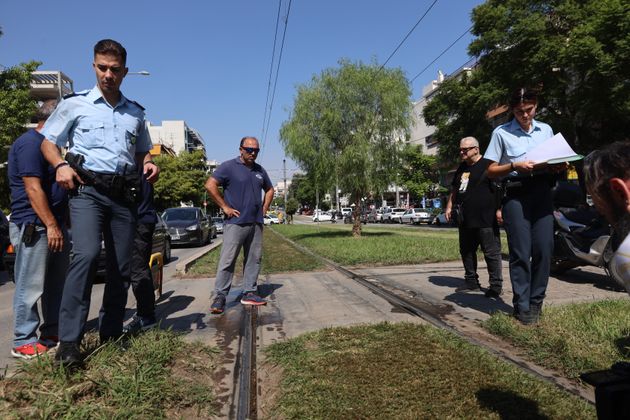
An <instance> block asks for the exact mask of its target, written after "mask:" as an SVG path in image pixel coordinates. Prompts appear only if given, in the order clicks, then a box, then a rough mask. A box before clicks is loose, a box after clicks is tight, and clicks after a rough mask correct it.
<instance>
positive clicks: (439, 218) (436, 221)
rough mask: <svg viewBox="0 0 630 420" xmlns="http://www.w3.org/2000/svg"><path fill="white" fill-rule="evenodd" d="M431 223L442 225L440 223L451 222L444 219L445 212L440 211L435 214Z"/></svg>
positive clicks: (447, 223) (446, 223)
mask: <svg viewBox="0 0 630 420" xmlns="http://www.w3.org/2000/svg"><path fill="white" fill-rule="evenodd" d="M433 224H434V225H437V226H442V225H446V226H448V225H452V224H453V223H451V222H449V221H448V220H446V213H444V212H442V213H440V214H438V215H437V216H435V218H434V219H433Z"/></svg>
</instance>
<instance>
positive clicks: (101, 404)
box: [0, 329, 218, 419]
mask: <svg viewBox="0 0 630 420" xmlns="http://www.w3.org/2000/svg"><path fill="white" fill-rule="evenodd" d="M92 341H93V342H94V341H95V338H93V339H92ZM94 346H95V345H94ZM94 346H93V347H94ZM217 360H218V352H217V351H216V349H213V348H210V347H207V346H205V345H203V344H200V343H192V344H191V343H186V342H184V341H183V339H182V338H181V337H180V336H179V335H178V334H176V333H174V332H172V331H163V330H158V329H155V330H151V331H147V332H146V333H144V334H142V335H140V336H138V337H135V338H131V339H130V340H129V341H128V342H126V343H125V348H124V349H123V348H121V344H120V343H108V344H106V345H104V346H103V347H101V348H99V349H98V350H97V351H95V352H93V353H92V354H91V355H90V357H89V358H88V359H87V361H86V365H87V366H86V368H85V369H81V370H76V371H74V372H69V371H67V370H65V369H63V368H60V367H57V366H55V364H54V363H53V360H52V357H51V356H50V355H48V354H46V355H44V356H42V357H40V358H37V359H35V360H32V361H29V362H26V363H24V364H23V365H22V367H21V371H20V372H19V373H17V374H16V375H15V376H13V377H11V378H4V379H2V380H0V418H61V417H63V418H66V419H84V418H94V419H136V418H167V417H173V416H176V417H182V418H184V417H193V418H211V417H212V416H214V415H216V414H217V406H216V403H215V401H214V397H213V390H212V387H213V381H212V379H211V375H212V374H213V372H214V370H215V368H216V366H215V363H217Z"/></svg>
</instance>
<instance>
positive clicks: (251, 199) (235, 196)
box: [212, 157, 272, 225]
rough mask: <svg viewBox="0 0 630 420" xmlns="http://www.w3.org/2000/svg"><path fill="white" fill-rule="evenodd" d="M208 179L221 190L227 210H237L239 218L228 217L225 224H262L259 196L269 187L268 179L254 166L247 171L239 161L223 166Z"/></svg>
mask: <svg viewBox="0 0 630 420" xmlns="http://www.w3.org/2000/svg"><path fill="white" fill-rule="evenodd" d="M212 177H213V178H214V179H216V180H217V182H218V183H219V185H221V186H222V187H223V199H224V200H225V202H226V203H227V205H228V206H230V207H232V208H233V209H236V210H238V211H239V212H240V213H241V215H240V216H239V217H231V218H229V219H226V220H225V223H234V224H239V225H242V224H246V223H263V213H262V204H263V192H264V191H267V190H268V189H269V188H271V187H272V184H271V180H270V179H269V175H267V172H266V171H265V170H264V169H263V167H262V166H260V165H259V164H257V163H254V165H253V166H252V167H251V168H248V167H247V166H246V165H245V164H244V163H243V162H242V161H241V158H240V157H237V158H236V159H231V160H228V161H226V162H223V163H222V164H221V165H219V167H218V168H217V170H216V171H214V172H213V173H212Z"/></svg>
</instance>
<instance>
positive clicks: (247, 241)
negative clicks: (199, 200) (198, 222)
mask: <svg viewBox="0 0 630 420" xmlns="http://www.w3.org/2000/svg"><path fill="white" fill-rule="evenodd" d="M239 150H240V156H239V157H237V158H235V159H231V160H228V161H227V162H224V163H222V164H221V165H220V166H219V167H218V168H217V170H216V171H214V173H213V174H212V176H210V178H208V181H206V185H205V187H206V190H208V193H209V194H210V197H211V198H212V199H213V200H214V202H215V203H217V205H218V206H219V207H220V208H221V210H222V211H223V213H224V215H225V217H226V219H225V222H224V223H225V224H224V227H223V245H222V247H221V256H220V257H219V265H218V268H217V278H216V282H215V287H214V299H213V301H212V305H211V307H210V312H211V313H213V314H221V313H223V312H224V310H225V303H226V298H227V295H228V293H229V291H230V288H231V286H232V277H233V276H234V269H235V266H236V258H237V257H238V254H239V253H240V250H241V248H243V254H244V267H243V295H242V298H241V303H242V304H243V305H265V304H266V303H267V302H266V301H265V300H264V299H262V298H261V297H260V296H259V295H258V274H259V273H260V262H261V259H262V232H263V224H264V223H263V222H264V220H263V216H264V215H265V214H267V210H268V209H269V205H270V204H271V200H272V199H273V186H272V184H271V180H270V179H269V176H268V175H267V172H266V171H265V170H264V169H263V167H262V166H260V165H259V164H257V163H256V158H257V157H258V152H259V151H260V145H259V143H258V140H257V139H256V138H255V137H243V138H242V139H241V142H240V146H239ZM219 186H222V187H223V195H221V193H220V192H219Z"/></svg>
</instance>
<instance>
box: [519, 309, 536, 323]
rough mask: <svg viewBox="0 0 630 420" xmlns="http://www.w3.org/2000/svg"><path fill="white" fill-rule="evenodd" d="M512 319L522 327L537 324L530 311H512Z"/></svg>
mask: <svg viewBox="0 0 630 420" xmlns="http://www.w3.org/2000/svg"><path fill="white" fill-rule="evenodd" d="M513 316H514V318H516V319H517V320H518V322H520V323H521V324H523V325H533V324H535V323H536V322H538V319H537V318H536V317H535V316H534V315H533V314H532V311H531V310H530V311H527V312H521V311H517V310H514V314H513Z"/></svg>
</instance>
